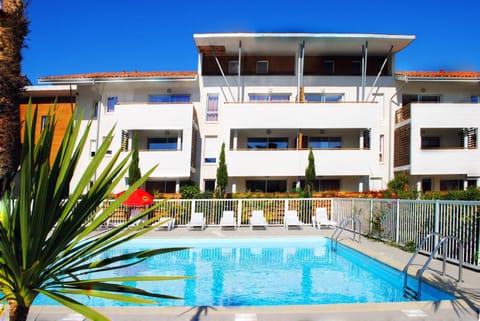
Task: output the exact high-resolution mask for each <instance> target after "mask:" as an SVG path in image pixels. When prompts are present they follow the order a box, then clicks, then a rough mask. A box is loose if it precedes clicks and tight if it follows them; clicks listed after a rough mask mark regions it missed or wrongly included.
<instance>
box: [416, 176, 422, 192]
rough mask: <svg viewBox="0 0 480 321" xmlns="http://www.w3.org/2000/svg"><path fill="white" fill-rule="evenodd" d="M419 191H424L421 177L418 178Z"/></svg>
mask: <svg viewBox="0 0 480 321" xmlns="http://www.w3.org/2000/svg"><path fill="white" fill-rule="evenodd" d="M417 191H419V192H421V191H422V180H421V179H420V177H418V178H417Z"/></svg>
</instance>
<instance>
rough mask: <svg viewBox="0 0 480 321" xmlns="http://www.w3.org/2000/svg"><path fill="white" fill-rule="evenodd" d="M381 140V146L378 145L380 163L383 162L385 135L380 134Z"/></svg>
mask: <svg viewBox="0 0 480 321" xmlns="http://www.w3.org/2000/svg"><path fill="white" fill-rule="evenodd" d="M378 141H379V146H378V151H379V152H378V161H379V162H380V163H383V153H384V148H385V145H384V144H385V136H384V135H380V139H379V140H378Z"/></svg>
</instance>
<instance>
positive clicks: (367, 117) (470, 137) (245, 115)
mask: <svg viewBox="0 0 480 321" xmlns="http://www.w3.org/2000/svg"><path fill="white" fill-rule="evenodd" d="M193 38H194V41H195V44H196V47H197V50H198V70H197V71H196V72H118V73H90V74H77V75H60V76H48V77H43V78H40V79H39V82H40V83H45V84H48V85H49V86H50V87H52V86H67V87H68V88H74V89H73V90H70V94H71V95H74V96H75V101H76V103H77V104H78V105H79V106H81V107H83V108H86V109H87V112H86V114H89V112H90V113H91V114H92V115H93V117H94V119H95V120H94V122H95V124H94V126H93V131H92V132H91V133H90V135H91V137H90V150H88V151H86V153H85V155H83V158H82V163H84V164H88V161H89V158H90V157H91V155H93V153H95V150H96V148H97V145H98V142H101V141H102V138H103V136H104V135H105V134H106V132H108V130H109V129H110V128H112V126H114V125H115V126H116V127H115V138H114V142H113V144H112V151H113V150H116V149H118V148H121V149H122V150H124V151H125V154H126V153H127V152H128V151H129V150H130V149H131V146H132V139H133V136H134V135H136V136H137V138H138V142H139V148H140V167H141V170H142V172H146V171H147V169H149V168H151V167H152V166H154V165H158V166H157V168H156V170H155V171H154V173H153V174H152V175H151V176H150V178H149V180H148V182H147V183H146V188H147V189H148V190H150V191H158V192H161V193H175V192H178V191H179V188H180V185H181V184H182V183H183V182H187V181H195V182H197V183H198V184H199V186H200V188H201V189H202V190H204V191H212V190H213V189H214V188H215V177H216V170H217V167H218V156H219V154H220V149H221V145H222V144H225V150H226V163H227V167H228V174H229V186H228V188H227V191H228V192H233V193H235V192H246V191H265V192H285V191H289V190H292V189H296V188H301V187H302V186H303V183H304V174H305V168H306V167H307V164H308V154H309V151H310V150H312V152H313V154H314V157H315V167H316V173H317V180H316V181H315V187H314V188H315V190H317V191H324V190H343V191H367V190H381V189H384V188H386V185H387V183H388V181H389V180H391V179H392V178H393V175H394V174H395V172H399V171H402V172H407V173H408V174H409V175H410V177H411V179H412V184H414V187H417V188H419V189H423V190H426V189H441V188H443V187H446V188H452V187H453V185H454V181H456V185H455V186H457V187H458V186H460V187H461V188H463V187H466V186H469V185H477V186H478V185H480V180H479V177H480V172H479V167H480V165H479V162H478V160H479V157H478V156H479V151H478V134H477V133H478V127H480V104H477V103H476V102H478V96H480V86H479V84H480V76H479V75H478V74H475V73H469V75H470V76H471V77H468V79H464V78H465V77H449V78H448V79H449V80H450V82H447V81H443V80H444V79H443V78H445V77H442V76H440V75H435V76H433V77H424V76H420V75H419V74H416V73H408V72H404V73H402V72H396V71H395V56H396V54H397V53H398V52H400V51H401V50H404V49H405V48H406V47H407V46H408V45H409V44H410V43H411V42H412V41H413V40H414V39H415V37H414V36H413V35H380V34H330V33H328V34H323V33H215V34H195V35H194V37H193ZM440 78H442V82H440V81H439V80H440ZM42 87H43V86H34V87H30V88H29V89H28V93H36V92H38V91H41V88H42ZM64 88H65V87H64ZM430 93H434V94H432V95H430ZM431 96H436V97H439V99H438V100H437V101H433V99H434V98H432V97H431ZM475 97H476V98H475ZM427 99H428V102H429V103H426V100H427ZM475 99H477V100H476V101H475ZM407 110H408V111H407ZM427 115H429V116H427ZM452 115H453V117H452ZM402 117H403V118H402ZM460 131H461V132H462V133H464V134H462V135H463V136H461V138H462V139H463V145H461V147H462V148H459V147H460V145H458V144H460V143H459V142H460V140H459V132H460ZM453 134H455V135H456V137H457V140H456V143H455V144H457V145H452V144H453V143H451V142H450V140H451V139H453V138H452V137H450V136H452V135H453ZM422 137H423V138H422ZM427 137H430V138H427ZM432 137H438V139H436V138H432ZM422 139H423V140H422ZM424 144H429V145H428V146H429V148H425V145H424ZM465 146H466V147H465ZM460 164H461V166H460ZM460 181H461V182H460ZM429 183H430V185H428V184H429ZM125 187H126V182H125V183H124V184H121V186H118V187H117V189H118V190H122V189H124V188H125Z"/></svg>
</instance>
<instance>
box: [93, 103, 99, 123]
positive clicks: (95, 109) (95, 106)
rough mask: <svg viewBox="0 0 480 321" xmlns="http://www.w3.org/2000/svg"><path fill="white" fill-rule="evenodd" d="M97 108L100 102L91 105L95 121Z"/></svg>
mask: <svg viewBox="0 0 480 321" xmlns="http://www.w3.org/2000/svg"><path fill="white" fill-rule="evenodd" d="M98 106H100V102H99V101H97V102H96V103H95V104H94V105H93V119H97V118H98Z"/></svg>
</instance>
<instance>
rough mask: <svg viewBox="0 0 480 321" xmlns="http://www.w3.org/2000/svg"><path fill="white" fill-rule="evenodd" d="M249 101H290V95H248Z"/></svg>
mask: <svg viewBox="0 0 480 321" xmlns="http://www.w3.org/2000/svg"><path fill="white" fill-rule="evenodd" d="M248 99H249V101H253V102H261V101H266V102H268V101H273V102H279V101H290V94H250V95H248Z"/></svg>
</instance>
